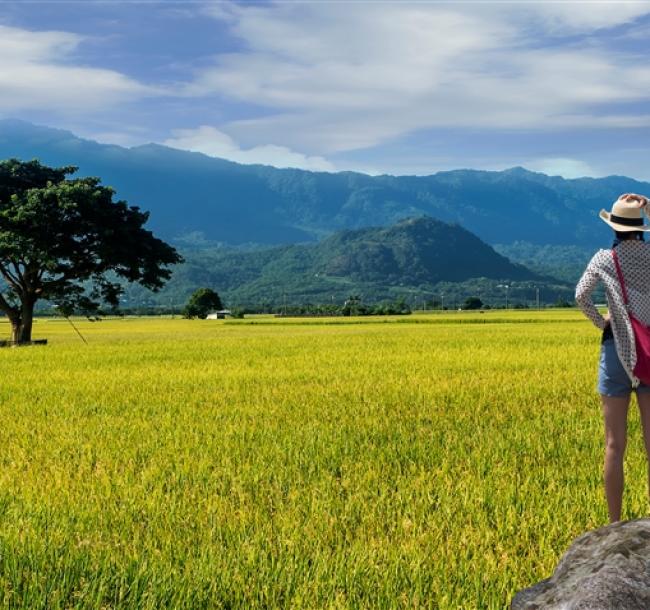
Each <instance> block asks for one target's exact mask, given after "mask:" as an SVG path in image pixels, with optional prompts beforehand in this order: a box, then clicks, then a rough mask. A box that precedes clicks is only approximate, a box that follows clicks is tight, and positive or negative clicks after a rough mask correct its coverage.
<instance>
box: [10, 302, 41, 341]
mask: <svg viewBox="0 0 650 610" xmlns="http://www.w3.org/2000/svg"><path fill="white" fill-rule="evenodd" d="M35 303H36V300H35V299H31V298H25V299H24V300H23V302H22V306H21V309H20V316H16V317H12V318H10V321H11V341H12V342H13V343H14V344H15V345H20V344H21V343H29V342H30V341H31V340H32V324H33V321H34V304H35Z"/></svg>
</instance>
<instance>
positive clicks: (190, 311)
mask: <svg viewBox="0 0 650 610" xmlns="http://www.w3.org/2000/svg"><path fill="white" fill-rule="evenodd" d="M215 309H223V305H222V304H221V299H220V298H219V295H218V294H217V293H216V292H215V291H214V290H212V289H211V288H199V289H198V290H195V291H194V293H193V294H192V296H191V297H190V300H189V301H188V302H187V305H186V306H185V309H184V310H183V315H184V316H185V317H186V318H201V319H202V320H205V319H206V318H207V317H208V314H209V313H210V312H211V311H212V310H215Z"/></svg>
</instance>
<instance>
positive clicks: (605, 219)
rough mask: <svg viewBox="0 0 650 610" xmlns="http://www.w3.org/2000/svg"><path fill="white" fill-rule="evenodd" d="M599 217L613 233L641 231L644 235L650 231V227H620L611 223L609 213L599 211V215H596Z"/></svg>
mask: <svg viewBox="0 0 650 610" xmlns="http://www.w3.org/2000/svg"><path fill="white" fill-rule="evenodd" d="M598 216H600V218H601V220H602V221H603V222H605V223H607V224H608V225H609V226H610V227H612V229H614V231H622V232H630V231H643V232H644V233H647V232H648V231H650V225H634V226H631V225H620V224H618V223H616V222H612V221H611V220H610V219H609V217H610V213H609V212H608V211H607V210H600V213H599V214H598Z"/></svg>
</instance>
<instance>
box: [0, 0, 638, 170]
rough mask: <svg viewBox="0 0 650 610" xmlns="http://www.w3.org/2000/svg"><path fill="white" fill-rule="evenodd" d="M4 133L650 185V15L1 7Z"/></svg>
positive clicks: (614, 8)
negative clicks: (32, 129)
mask: <svg viewBox="0 0 650 610" xmlns="http://www.w3.org/2000/svg"><path fill="white" fill-rule="evenodd" d="M0 57H2V63H1V64H0V117H4V118H20V119H25V120H28V121H32V122H35V123H39V124H43V125H49V126H53V127H60V128H64V129H70V130H72V131H73V132H75V133H76V134H78V135H81V136H83V137H88V138H92V139H95V140H98V141H101V142H111V143H117V144H121V145H125V146H133V145H138V144H143V143H147V142H159V143H165V144H168V145H170V146H175V147H177V148H184V149H188V150H198V151H201V152H205V153H206V154H211V155H213V156H219V157H223V158H228V159H231V160H234V161H238V162H241V163H267V164H272V165H276V166H278V167H287V166H290V167H303V168H306V169H313V170H326V171H339V170H357V171H364V172H368V173H373V174H375V173H390V174H429V173H434V172H436V171H439V170H446V169H454V168H467V167H473V168H479V169H503V168H507V167H512V166H514V165H523V166H524V167H528V168H530V169H533V170H537V171H543V172H546V173H552V174H561V175H564V176H567V177H575V176H582V175H587V176H602V175H609V174H624V175H629V176H632V177H636V178H641V179H645V180H650V1H637V2H625V1H616V2H597V1H592V2H584V1H576V2H574V1H571V0H560V1H559V2H555V1H552V0H545V1H543V2H533V1H526V0H520V1H503V2H490V1H488V0H473V1H466V2H463V1H459V0H456V1H454V2H443V1H438V2H424V1H412V2H411V1H407V0H399V1H393V2H388V1H370V0H368V1H354V0H346V1H344V2H342V1H335V0H330V1H297V0H294V1H282V2H273V1H263V2H262V1H260V2H234V1H222V2H218V1H196V2H192V1H187V0H186V1H184V2H171V1H158V2H154V1H142V2H139V1H129V2H126V1H122V2H120V1H117V0H104V1H102V2H94V1H93V0H82V1H76V2H71V1H60V0H47V1H46V0H43V1H34V2H32V1H29V0H21V1H19V2H18V1H16V2H12V1H4V2H2V1H0Z"/></svg>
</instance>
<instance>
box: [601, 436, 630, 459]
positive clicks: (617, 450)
mask: <svg viewBox="0 0 650 610" xmlns="http://www.w3.org/2000/svg"><path fill="white" fill-rule="evenodd" d="M626 445H627V442H626V440H625V438H622V439H621V438H615V437H609V438H607V441H606V443H605V455H606V456H607V458H608V459H612V460H616V459H621V460H622V459H623V457H624V456H625V447H626Z"/></svg>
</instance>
